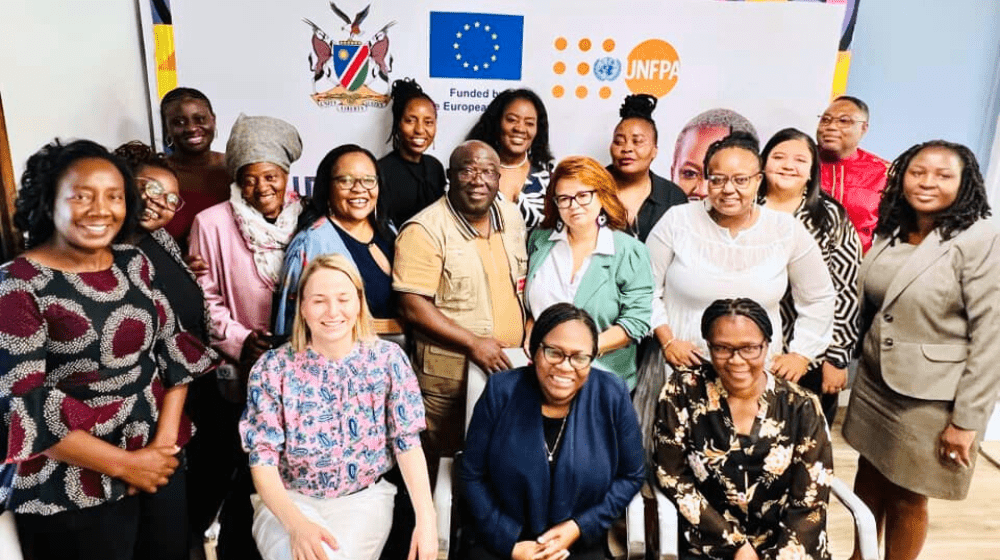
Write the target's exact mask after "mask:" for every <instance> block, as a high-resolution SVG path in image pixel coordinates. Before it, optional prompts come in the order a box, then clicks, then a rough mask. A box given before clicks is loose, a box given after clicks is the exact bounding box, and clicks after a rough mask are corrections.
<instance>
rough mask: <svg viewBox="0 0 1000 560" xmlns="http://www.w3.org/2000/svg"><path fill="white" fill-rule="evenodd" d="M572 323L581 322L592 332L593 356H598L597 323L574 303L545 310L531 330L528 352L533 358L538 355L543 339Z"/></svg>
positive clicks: (564, 303)
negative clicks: (555, 330)
mask: <svg viewBox="0 0 1000 560" xmlns="http://www.w3.org/2000/svg"><path fill="white" fill-rule="evenodd" d="M570 321H580V322H581V323H583V324H584V326H586V327H587V330H588V331H590V338H591V341H592V343H593V344H592V347H593V348H592V355H593V356H595V357H596V356H597V323H595V322H594V319H593V318H592V317H591V316H590V314H589V313H587V312H586V311H584V310H583V309H580V308H579V307H577V306H575V305H573V304H572V303H566V302H562V303H555V304H552V305H550V306H549V307H547V308H545V311H542V314H541V315H539V316H538V319H535V325H534V326H533V327H532V328H531V336H530V337H529V339H528V351H529V352H531V355H532V356H535V355H536V354H538V349H539V348H540V347H541V346H542V339H543V338H545V337H546V336H547V335H548V334H549V333H550V332H552V330H553V329H555V328H556V327H558V326H559V325H561V324H563V323H568V322H570Z"/></svg>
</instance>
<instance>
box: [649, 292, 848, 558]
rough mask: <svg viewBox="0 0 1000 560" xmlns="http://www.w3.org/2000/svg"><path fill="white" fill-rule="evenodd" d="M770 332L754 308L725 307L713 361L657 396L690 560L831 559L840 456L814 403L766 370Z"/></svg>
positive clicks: (662, 458)
mask: <svg viewBox="0 0 1000 560" xmlns="http://www.w3.org/2000/svg"><path fill="white" fill-rule="evenodd" d="M772 331H773V329H772V326H771V321H770V319H769V318H768V313H767V311H766V310H765V309H764V308H763V307H761V306H760V304H758V303H756V302H755V301H753V300H750V299H746V298H737V299H723V300H716V301H715V302H713V303H712V304H711V305H710V306H709V307H708V309H706V310H705V313H704V314H703V315H702V320H701V332H702V336H703V337H704V338H705V340H706V341H707V342H708V349H709V350H708V353H709V356H708V357H707V358H708V359H706V360H703V361H702V363H701V364H700V365H698V366H697V367H695V368H690V369H689V368H677V369H676V370H675V371H674V373H673V374H672V375H671V376H670V378H669V379H668V380H667V383H666V385H664V388H663V392H662V393H661V394H660V401H659V404H658V405H657V410H656V423H655V424H654V435H653V439H654V442H655V449H656V478H657V481H658V482H659V485H660V487H661V488H662V489H663V491H664V492H665V493H666V494H667V497H668V498H670V500H671V501H672V502H674V504H675V505H676V506H677V511H678V512H679V513H680V516H679V520H680V535H681V543H680V546H679V547H678V552H679V558H681V559H682V560H683V559H690V558H712V559H719V560H722V559H725V560H729V559H734V560H759V559H769V560H773V559H788V558H794V559H797V560H807V559H810V560H820V559H822V560H829V558H830V553H829V551H828V550H827V538H826V512H827V505H828V503H829V497H830V478H831V477H832V476H833V472H832V471H833V446H832V444H831V443H830V437H829V433H828V431H827V427H826V422H825V421H824V419H823V414H822V412H821V409H820V405H819V400H818V399H817V397H816V395H814V394H812V393H810V392H808V391H804V390H802V389H801V388H799V386H798V385H796V384H794V383H789V382H788V381H786V380H784V379H781V378H779V377H777V376H775V375H773V374H772V373H771V372H769V371H767V369H765V358H766V356H767V346H768V345H769V344H770V342H771V337H772V336H773V334H774V333H773V332H772Z"/></svg>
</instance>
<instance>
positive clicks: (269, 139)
mask: <svg viewBox="0 0 1000 560" xmlns="http://www.w3.org/2000/svg"><path fill="white" fill-rule="evenodd" d="M301 153H302V140H301V139H300V138H299V133H298V131H296V130H295V127H293V126H292V125H290V124H288V123H286V122H285V121H282V120H279V119H275V118H272V117H248V116H246V115H240V116H239V118H237V119H236V123H235V124H234V125H233V129H232V132H231V134H230V136H229V142H228V143H227V144H226V167H227V168H228V169H229V172H230V173H231V174H232V176H233V177H235V182H234V183H233V184H232V186H231V187H230V197H229V200H228V201H226V202H223V203H221V204H217V205H215V206H212V207H211V208H209V209H207V210H205V211H203V212H201V213H200V214H198V216H196V217H195V219H194V224H193V225H192V227H191V247H190V253H191V255H198V256H200V257H201V259H202V260H204V261H205V265H206V267H207V270H205V272H204V273H202V274H201V276H199V280H198V282H199V284H201V287H202V289H204V291H205V299H206V300H207V301H208V305H209V311H210V314H211V318H212V324H211V326H210V332H211V335H212V345H213V346H215V347H216V348H217V349H218V350H219V351H220V352H222V353H223V354H224V355H225V356H226V357H227V358H229V360H230V361H231V362H232V363H235V364H237V365H238V366H239V368H240V369H241V370H242V371H243V372H246V371H249V369H250V366H252V365H253V363H254V362H255V361H256V360H257V358H258V357H259V356H260V355H261V353H263V352H264V350H266V349H267V348H268V347H269V344H268V335H269V333H268V326H269V323H270V318H271V300H272V299H273V295H274V290H275V286H276V284H277V282H278V280H279V276H280V274H281V264H282V261H283V259H284V255H285V247H287V246H288V242H289V241H290V240H291V238H292V235H293V234H294V233H295V225H296V223H297V221H298V217H299V213H300V212H301V211H302V205H301V203H300V202H299V200H298V197H297V196H296V195H295V194H294V192H288V195H289V196H286V186H287V183H288V168H289V165H290V164H291V163H292V162H293V161H295V160H297V159H298V158H299V155H301Z"/></svg>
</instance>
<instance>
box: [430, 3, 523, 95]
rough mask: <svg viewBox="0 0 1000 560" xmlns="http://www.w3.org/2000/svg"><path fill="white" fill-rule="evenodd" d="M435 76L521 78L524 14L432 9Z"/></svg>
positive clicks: (432, 57) (431, 63) (431, 47)
mask: <svg viewBox="0 0 1000 560" xmlns="http://www.w3.org/2000/svg"><path fill="white" fill-rule="evenodd" d="M430 35H431V38H430V42H431V44H430V53H431V56H430V74H431V77H432V78H473V79H482V80H520V79H521V50H522V47H523V43H524V16H510V15H501V14H473V13H468V12H431V34H430Z"/></svg>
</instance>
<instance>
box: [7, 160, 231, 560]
mask: <svg viewBox="0 0 1000 560" xmlns="http://www.w3.org/2000/svg"><path fill="white" fill-rule="evenodd" d="M132 181H133V178H132V173H131V172H130V171H129V170H128V168H127V167H126V165H125V163H124V162H123V161H121V160H120V159H118V158H117V157H115V156H113V155H112V154H110V153H109V152H108V151H107V150H106V149H105V148H103V147H101V146H99V145H97V144H95V143H93V142H90V141H87V140H78V141H75V142H72V143H70V144H67V145H61V144H59V143H58V142H55V143H52V144H49V145H47V146H45V147H43V148H42V149H41V150H39V151H38V152H37V153H35V154H34V155H33V156H31V158H29V159H28V163H27V167H26V169H25V172H24V175H23V176H22V178H21V190H20V192H19V193H18V200H17V212H16V213H15V216H14V220H15V224H16V225H17V227H18V229H20V230H21V231H22V232H24V233H25V234H26V245H27V247H28V249H27V251H26V252H25V253H24V254H23V255H22V256H20V257H18V258H16V259H14V260H13V261H11V262H10V263H8V264H7V265H5V266H4V268H3V270H2V273H0V299H2V301H3V303H2V305H0V419H2V420H0V434H2V435H0V453H2V454H3V457H4V462H5V463H8V464H13V467H14V468H15V469H16V471H15V473H14V474H13V481H12V485H11V486H10V487H8V488H6V489H5V490H6V491H7V492H9V494H8V495H7V496H6V505H7V507H8V508H10V509H12V510H14V512H15V513H16V523H17V530H18V537H19V539H20V541H21V546H22V549H23V551H24V554H25V557H26V558H38V559H47V558H60V559H65V558H81V559H84V558H102V559H104V558H108V559H119V558H120V559H131V558H171V559H180V558H186V557H187V554H188V550H187V524H186V522H185V518H186V517H185V516H186V512H185V507H186V504H185V500H184V476H183V469H180V468H179V460H178V453H179V452H180V447H181V446H183V445H184V444H185V443H186V442H187V440H188V439H189V437H190V433H191V429H190V423H189V422H188V421H187V420H186V419H185V418H184V417H183V414H182V408H183V406H184V399H185V396H186V392H187V389H186V387H187V385H186V384H187V383H189V382H190V381H191V380H192V379H193V378H194V377H195V376H197V375H199V374H201V373H203V372H204V371H206V370H207V369H208V368H209V366H210V365H211V359H212V357H213V354H212V353H211V351H210V350H208V349H207V348H205V346H204V345H203V344H202V343H201V342H200V341H199V340H198V339H197V338H196V337H194V336H192V335H190V334H188V333H186V332H184V331H182V330H180V329H179V328H178V324H177V320H176V318H175V314H174V312H173V310H172V309H171V307H170V304H169V302H168V300H167V299H166V297H165V296H164V295H163V294H162V293H161V292H160V291H159V290H158V289H156V287H155V284H154V278H155V275H156V271H155V269H154V268H153V267H152V265H151V264H150V262H149V260H147V258H146V257H145V255H144V254H143V253H142V252H141V251H139V250H138V249H136V248H134V247H131V246H126V245H113V243H114V242H116V241H120V240H122V239H124V238H125V237H126V236H127V235H128V234H129V233H130V231H131V230H132V229H133V228H134V226H136V225H137V222H138V221H139V216H140V213H141V210H142V202H141V200H140V198H139V196H138V193H137V192H136V191H135V189H133V188H132V187H131V185H130V183H131V182H132ZM2 478H4V477H0V479H2ZM3 490H4V489H0V493H3Z"/></svg>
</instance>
